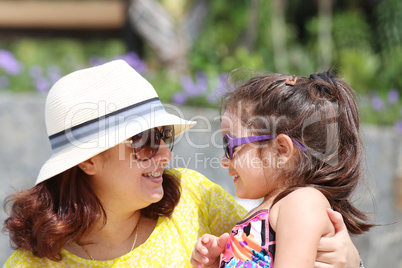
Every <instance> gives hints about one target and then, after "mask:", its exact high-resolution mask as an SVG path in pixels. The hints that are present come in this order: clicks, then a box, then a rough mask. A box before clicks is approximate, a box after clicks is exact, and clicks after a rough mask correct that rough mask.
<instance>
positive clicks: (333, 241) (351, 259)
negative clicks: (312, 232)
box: [314, 208, 361, 268]
mask: <svg viewBox="0 0 402 268" xmlns="http://www.w3.org/2000/svg"><path fill="white" fill-rule="evenodd" d="M327 213H328V216H329V219H330V220H331V222H332V224H333V225H334V227H335V235H334V236H332V237H322V238H321V239H320V243H319V244H318V252H317V257H316V260H315V266H314V267H315V268H359V267H361V266H360V256H359V252H358V251H357V249H356V247H355V246H354V245H353V242H352V240H351V239H350V236H349V233H348V230H347V229H346V226H345V223H344V222H343V219H342V215H341V214H340V213H339V212H336V211H333V210H332V209H329V208H328V209H327Z"/></svg>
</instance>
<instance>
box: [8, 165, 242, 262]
mask: <svg viewBox="0 0 402 268" xmlns="http://www.w3.org/2000/svg"><path fill="white" fill-rule="evenodd" d="M169 172H171V173H172V174H174V175H175V176H176V177H178V178H180V179H181V187H182V195H181V200H180V202H179V204H178V205H177V207H176V208H175V210H174V212H173V214H172V215H171V216H170V217H159V219H158V223H157V225H156V227H155V230H154V231H153V232H152V234H151V235H150V236H149V238H148V240H147V241H145V243H143V244H142V245H140V246H139V247H137V248H135V249H134V250H133V251H132V252H130V253H127V254H126V255H124V256H121V257H119V258H116V259H114V260H109V261H92V260H87V259H84V258H80V257H78V256H75V255H74V254H72V253H70V252H68V251H67V250H65V249H62V250H61V254H62V256H63V258H62V260H61V261H59V262H54V261H51V260H49V259H47V258H38V257H35V256H34V255H33V254H32V252H30V251H26V250H21V249H18V250H16V251H15V252H14V253H13V254H12V255H11V256H10V258H9V259H8V260H7V262H6V263H5V264H4V267H3V268H8V267H13V268H17V267H32V268H33V267H35V268H39V267H75V268H80V267H92V268H95V267H116V268H117V267H119V268H121V267H168V268H171V267H191V265H190V255H191V252H192V250H193V247H194V244H195V242H196V241H197V239H198V238H199V237H200V236H202V235H203V234H204V233H211V234H214V235H217V236H219V235H221V234H222V233H225V232H230V231H231V228H232V227H233V226H234V225H235V224H236V223H237V222H238V221H240V220H241V219H242V218H243V217H244V216H245V215H246V210H245V209H244V208H243V207H241V206H240V205H238V204H237V203H236V201H235V200H234V198H233V197H232V196H231V195H230V194H229V193H227V192H226V191H225V190H223V189H222V188H221V187H220V186H219V185H217V184H214V183H213V182H211V181H209V180H208V179H207V178H205V177H204V176H203V175H201V174H200V173H198V172H196V171H193V170H189V169H181V168H180V169H170V170H169Z"/></svg>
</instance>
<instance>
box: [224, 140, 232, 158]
mask: <svg viewBox="0 0 402 268" xmlns="http://www.w3.org/2000/svg"><path fill="white" fill-rule="evenodd" d="M223 150H224V151H225V156H226V158H227V159H230V153H229V143H228V139H227V138H226V136H224V137H223Z"/></svg>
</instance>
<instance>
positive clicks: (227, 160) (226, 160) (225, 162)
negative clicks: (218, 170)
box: [221, 155, 230, 168]
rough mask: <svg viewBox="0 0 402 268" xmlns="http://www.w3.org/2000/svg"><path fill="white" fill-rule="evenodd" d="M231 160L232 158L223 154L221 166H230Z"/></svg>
mask: <svg viewBox="0 0 402 268" xmlns="http://www.w3.org/2000/svg"><path fill="white" fill-rule="evenodd" d="M229 162H230V160H229V159H227V157H226V156H225V155H223V156H222V158H221V166H222V167H224V168H228V167H229Z"/></svg>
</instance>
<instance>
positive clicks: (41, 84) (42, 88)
mask: <svg viewBox="0 0 402 268" xmlns="http://www.w3.org/2000/svg"><path fill="white" fill-rule="evenodd" d="M35 87H36V90H38V91H39V92H40V93H46V92H47V91H48V90H49V89H50V82H49V81H48V80H47V79H46V78H44V77H39V78H38V79H36V80H35Z"/></svg>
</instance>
